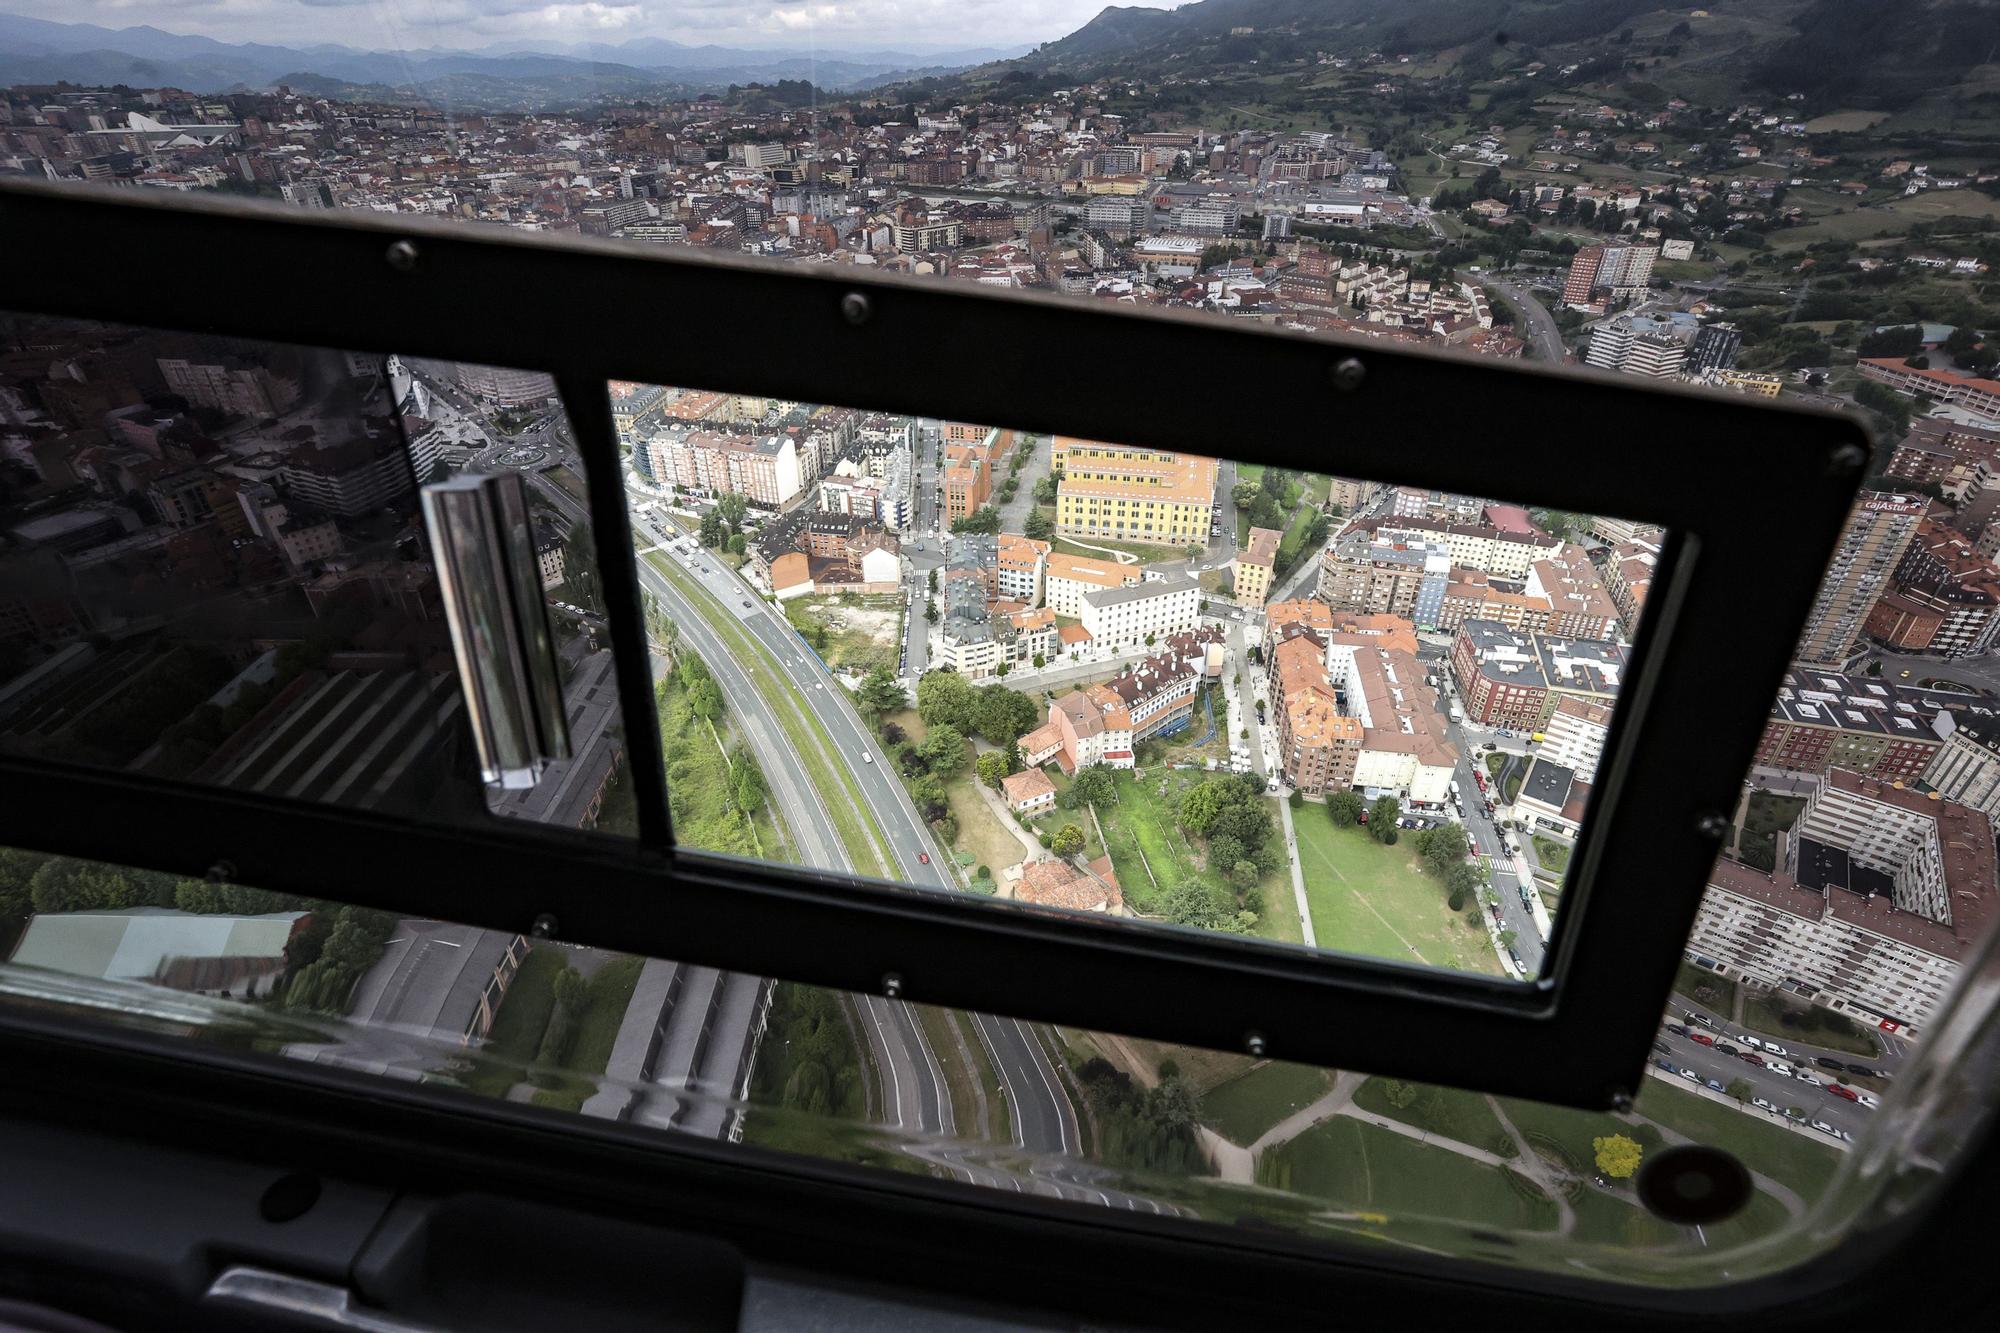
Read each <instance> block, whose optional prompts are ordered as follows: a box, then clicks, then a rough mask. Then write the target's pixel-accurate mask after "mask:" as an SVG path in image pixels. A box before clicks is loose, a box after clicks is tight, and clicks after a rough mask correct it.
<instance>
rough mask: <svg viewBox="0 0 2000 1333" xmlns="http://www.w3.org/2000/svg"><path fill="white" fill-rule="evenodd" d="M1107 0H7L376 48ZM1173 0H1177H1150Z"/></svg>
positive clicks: (24, 9)
mask: <svg viewBox="0 0 2000 1333" xmlns="http://www.w3.org/2000/svg"><path fill="white" fill-rule="evenodd" d="M1108 2H1109V0H583V2H582V3H553V4H552V3H547V2H546V0H59V2H58V0H0V10H4V11H10V12H13V13H18V14H28V15H30V16H32V17H36V18H45V19H50V20H52V21H56V22H63V23H98V24H102V25H103V26H105V27H107V28H126V27H136V26H140V25H149V26H151V27H155V28H159V29H162V30H164V31H166V32H176V33H198V34H200V35H202V36H204V37H213V38H215V39H216V40H218V41H224V42H270V43H274V44H279V45H285V46H306V45H311V44H313V43H317V42H338V43H340V44H342V45H346V46H355V47H364V48H369V49H377V50H414V49H419V48H422V47H429V46H459V47H479V46H486V45H488V44H490V43H494V42H508V41H517V40H544V39H546V40H554V41H561V42H569V41H611V42H618V41H623V40H624V39H626V38H629V37H664V38H667V39H668V40H670V41H676V42H684V43H687V44H688V45H701V44H703V43H707V42H713V43H716V44H718V45H725V46H765V47H772V46H784V47H801V48H803V47H808V46H811V45H812V44H814V43H817V44H819V45H821V46H839V47H847V48H858V47H883V46H895V47H903V48H909V47H930V48H932V49H940V48H946V47H968V46H1015V45H1026V44H1032V43H1035V42H1045V41H1051V40H1053V39H1055V38H1057V37H1061V36H1063V35H1064V34H1065V33H1069V32H1073V31H1075V30H1076V29H1077V28H1080V27H1082V26H1083V25H1084V24H1085V23H1087V22H1088V21H1089V20H1090V19H1091V17H1092V16H1093V15H1095V14H1096V13H1097V12H1098V11H1099V10H1100V9H1103V8H1104V7H1105V5H1106V4H1107V3H1108ZM1152 3H1154V4H1155V5H1157V6H1159V7H1161V8H1172V7H1173V6H1174V4H1175V3H1176V0H1152Z"/></svg>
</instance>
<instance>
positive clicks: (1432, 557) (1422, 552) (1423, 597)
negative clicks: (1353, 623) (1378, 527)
mask: <svg viewBox="0 0 2000 1333" xmlns="http://www.w3.org/2000/svg"><path fill="white" fill-rule="evenodd" d="M1450 574H1451V555H1450V552H1449V551H1448V549H1447V548H1446V547H1445V545H1444V544H1443V543H1442V542H1413V543H1400V542H1387V541H1374V540H1371V539H1370V538H1369V536H1368V534H1367V533H1365V532H1355V533H1349V534H1347V535H1346V536H1344V537H1341V538H1340V539H1339V540H1337V541H1335V542H1334V543H1333V545H1331V546H1329V547H1328V548H1327V550H1326V554H1325V555H1324V556H1322V557H1321V561H1320V574H1319V596H1320V599H1321V600H1322V601H1324V602H1326V603H1327V604H1328V605H1329V606H1331V607H1333V608H1334V609H1335V610H1337V611H1360V612H1366V613H1369V614H1374V615H1394V616H1401V617H1403V618H1404V619H1405V620H1408V621H1410V622H1412V623H1413V624H1415V625H1416V626H1417V627H1418V628H1419V629H1426V630H1428V629H1432V628H1434V627H1436V625H1437V623H1438V619H1439V617H1440V616H1442V615H1443V613H1444V593H1445V585H1446V582H1447V581H1448V579H1449V576H1450Z"/></svg>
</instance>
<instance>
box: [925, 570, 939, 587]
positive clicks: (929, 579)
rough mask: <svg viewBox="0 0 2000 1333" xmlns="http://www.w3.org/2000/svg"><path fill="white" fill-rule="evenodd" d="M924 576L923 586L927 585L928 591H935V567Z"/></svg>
mask: <svg viewBox="0 0 2000 1333" xmlns="http://www.w3.org/2000/svg"><path fill="white" fill-rule="evenodd" d="M924 577H925V584H924V586H925V587H927V588H928V589H929V590H930V591H932V592H936V591H937V571H936V570H935V569H933V570H932V571H931V572H930V573H929V574H927V575H925V576H924Z"/></svg>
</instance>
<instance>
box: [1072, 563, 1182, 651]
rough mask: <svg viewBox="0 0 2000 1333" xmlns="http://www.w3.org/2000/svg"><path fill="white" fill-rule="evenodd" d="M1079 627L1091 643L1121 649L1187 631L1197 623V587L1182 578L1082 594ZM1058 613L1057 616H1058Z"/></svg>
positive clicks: (1152, 581) (1151, 581)
mask: <svg viewBox="0 0 2000 1333" xmlns="http://www.w3.org/2000/svg"><path fill="white" fill-rule="evenodd" d="M1082 610H1083V614H1082V617H1081V619H1082V620H1083V627H1084V628H1085V629H1087V630H1089V631H1090V638H1091V642H1092V643H1093V644H1096V645H1097V646H1099V647H1108V648H1122V647H1128V646H1130V645H1132V644H1138V643H1144V642H1145V641H1146V640H1147V639H1148V638H1149V637H1150V638H1152V639H1155V640H1158V639H1164V638H1165V637H1167V635H1169V634H1179V633H1180V632H1182V631H1183V630H1191V629H1193V628H1194V627H1195V626H1196V625H1197V624H1199V623H1200V620H1201V585H1200V584H1198V583H1196V582H1195V581H1194V580H1193V579H1191V578H1188V577H1187V576H1186V575H1182V574H1176V575H1174V576H1172V577H1170V578H1164V579H1153V580H1150V581H1148V582H1145V583H1139V584H1135V585H1133V586H1132V587H1129V588H1112V589H1105V590H1102V591H1098V592H1091V593H1086V594H1084V597H1083V608H1082ZM1059 614H1060V613H1059Z"/></svg>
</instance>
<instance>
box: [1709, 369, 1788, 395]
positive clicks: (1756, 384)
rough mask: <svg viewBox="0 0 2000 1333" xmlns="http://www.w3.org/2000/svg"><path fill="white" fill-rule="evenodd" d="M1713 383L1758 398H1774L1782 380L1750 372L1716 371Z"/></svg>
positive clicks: (1774, 376)
mask: <svg viewBox="0 0 2000 1333" xmlns="http://www.w3.org/2000/svg"><path fill="white" fill-rule="evenodd" d="M1715 381H1716V383H1718V384H1720V385H1721V386H1722V387H1723V388H1725V389H1734V390H1736V392H1738V393H1747V394H1751V395H1753V396H1755V397H1758V398H1776V397H1777V396H1778V390H1779V389H1780V388H1781V387H1782V386H1783V385H1784V380H1783V379H1781V378H1779V377H1778V376H1776V375H1760V374H1758V373H1757V372H1755V371H1752V370H1718V371H1716V372H1715Z"/></svg>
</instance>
